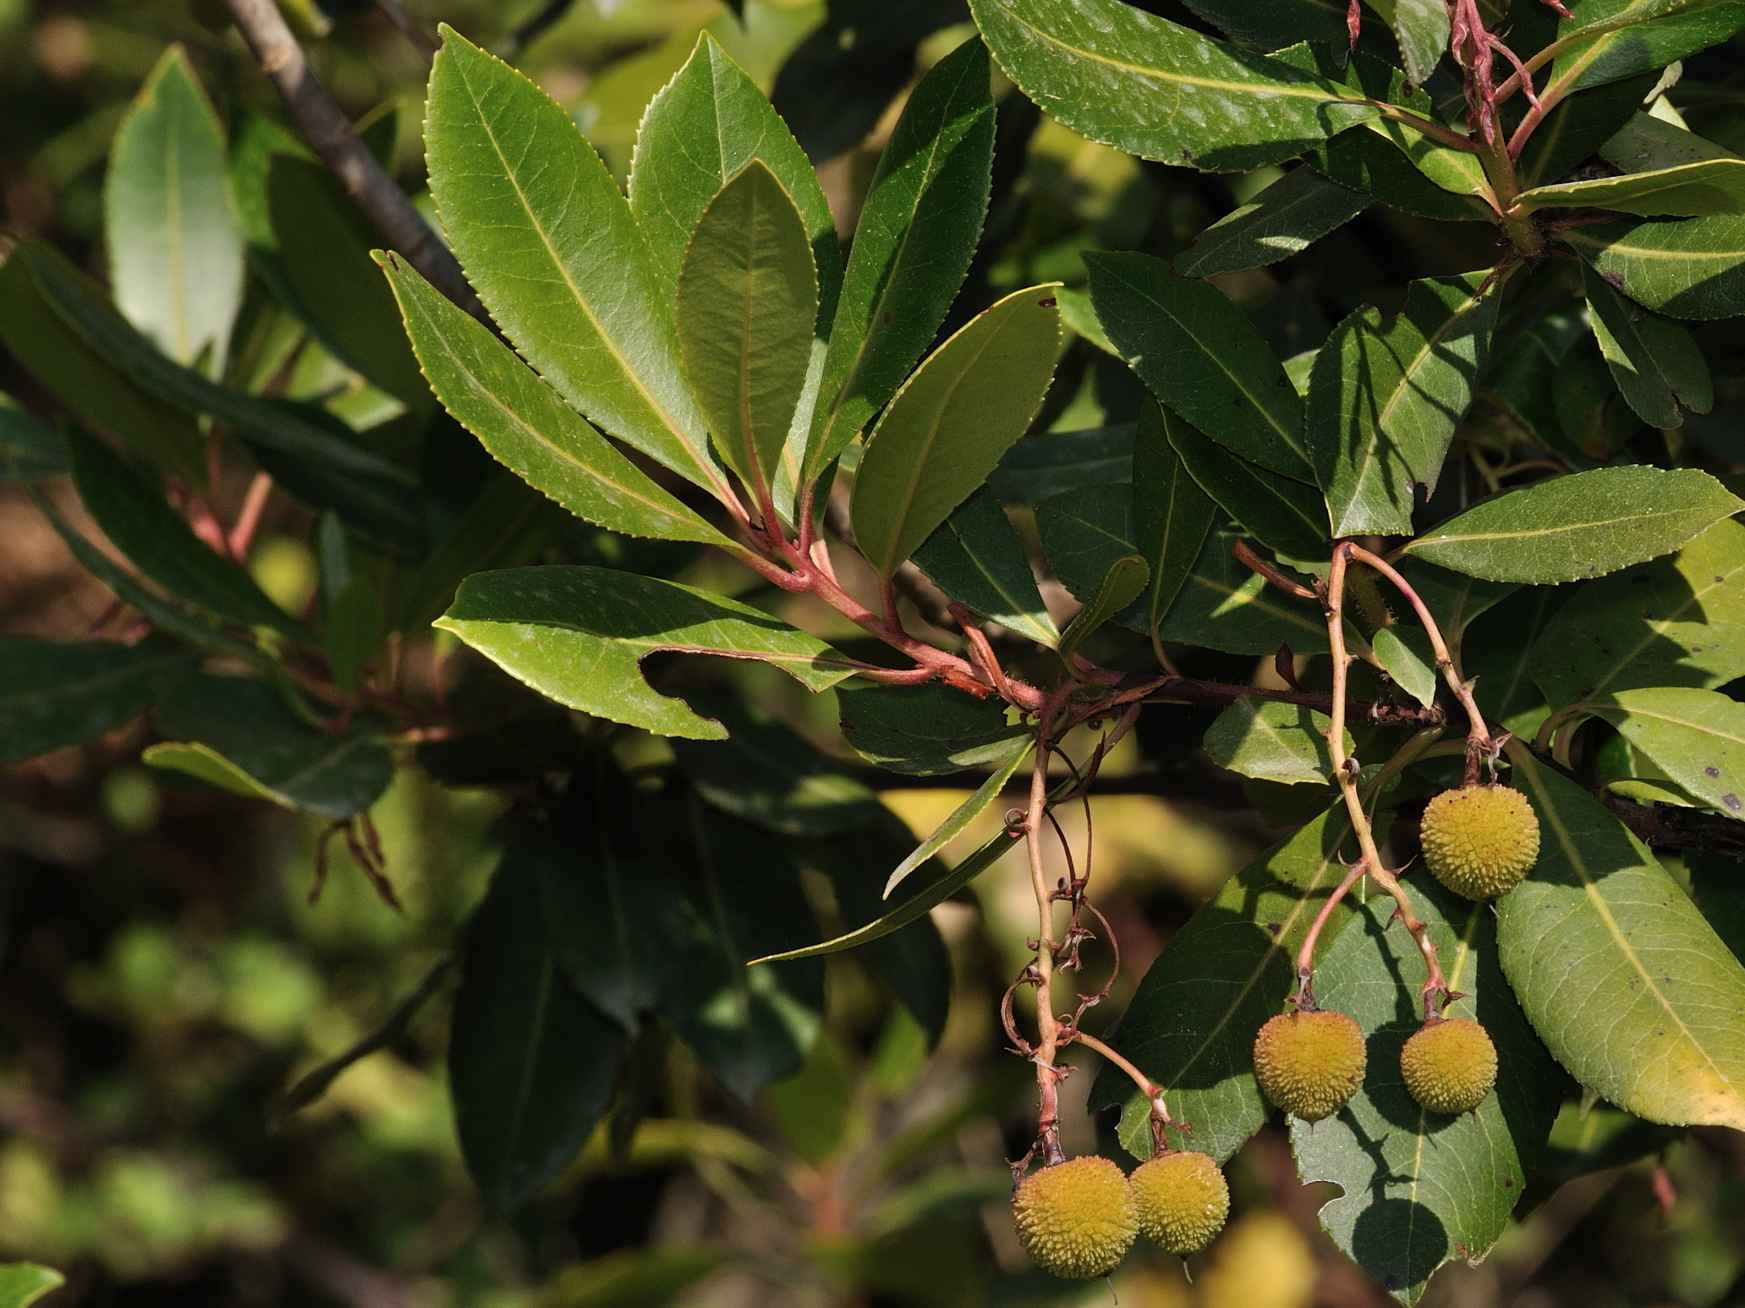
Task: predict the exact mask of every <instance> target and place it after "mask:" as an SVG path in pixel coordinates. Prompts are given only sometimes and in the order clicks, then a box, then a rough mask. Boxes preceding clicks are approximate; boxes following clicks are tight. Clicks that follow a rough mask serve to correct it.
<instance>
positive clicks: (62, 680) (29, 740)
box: [0, 636, 194, 763]
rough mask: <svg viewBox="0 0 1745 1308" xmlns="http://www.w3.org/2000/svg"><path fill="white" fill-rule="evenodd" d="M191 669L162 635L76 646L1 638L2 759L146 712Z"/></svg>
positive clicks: (56, 745)
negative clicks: (141, 641)
mask: <svg viewBox="0 0 1745 1308" xmlns="http://www.w3.org/2000/svg"><path fill="white" fill-rule="evenodd" d="M193 666H194V661H193V659H192V658H191V657H190V656H189V655H188V653H187V651H185V650H182V649H179V648H178V647H176V646H175V645H172V644H171V643H170V642H168V641H165V640H149V641H147V642H146V643H144V644H142V645H133V646H128V645H108V644H99V643H96V642H91V643H86V644H73V643H70V642H62V641H52V640H33V639H30V638H29V637H25V636H0V762H7V763H13V762H17V761H18V760H19V759H26V758H33V757H35V756H36V755H38V754H46V753H48V752H49V751H50V750H54V749H61V748H63V747H64V746H67V745H80V744H83V743H84V742H85V741H87V740H94V739H95V738H96V737H98V736H101V735H102V734H103V733H104V732H106V731H111V730H113V729H114V728H116V727H119V726H121V725H122V724H123V723H125V722H127V721H128V720H130V719H131V718H133V717H135V716H137V715H138V714H140V713H142V712H144V711H145V710H146V709H147V708H149V707H150V706H151V705H152V704H154V703H156V702H157V700H158V699H159V698H160V697H161V696H162V695H163V694H164V692H165V690H166V688H167V687H169V686H171V685H173V684H174V683H175V682H176V681H177V680H179V679H180V678H181V677H182V676H184V675H185V674H186V673H188V672H189V671H190V670H191V669H192V668H193Z"/></svg>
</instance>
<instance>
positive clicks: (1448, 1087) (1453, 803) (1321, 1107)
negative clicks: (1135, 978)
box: [1254, 785, 1539, 1122]
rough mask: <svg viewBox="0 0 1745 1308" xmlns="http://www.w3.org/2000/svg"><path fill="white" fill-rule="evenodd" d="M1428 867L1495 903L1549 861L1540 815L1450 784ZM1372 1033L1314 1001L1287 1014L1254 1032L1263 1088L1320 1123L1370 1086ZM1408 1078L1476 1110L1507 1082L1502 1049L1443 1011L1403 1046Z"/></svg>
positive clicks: (1416, 1088) (1427, 853)
mask: <svg viewBox="0 0 1745 1308" xmlns="http://www.w3.org/2000/svg"><path fill="white" fill-rule="evenodd" d="M1420 843H1421V844H1422V846H1423V849H1424V863H1425V865H1426V866H1427V867H1428V868H1429V869H1430V872H1431V875H1433V876H1434V877H1435V878H1436V879H1437V880H1438V881H1440V882H1441V883H1442V884H1443V885H1445V886H1447V887H1448V889H1450V890H1452V891H1453V892H1454V893H1455V894H1457V895H1461V896H1463V897H1465V898H1467V899H1472V900H1488V899H1495V898H1497V896H1499V895H1503V894H1507V893H1508V892H1509V891H1510V890H1513V889H1514V888H1515V887H1516V886H1517V885H1519V884H1520V883H1521V879H1522V878H1523V877H1525V876H1526V875H1527V872H1528V870H1529V869H1531V868H1532V866H1533V864H1534V863H1535V862H1536V861H1537V860H1538V858H1539V819H1538V817H1537V816H1536V815H1535V814H1534V812H1533V808H1532V805H1530V804H1529V803H1528V802H1527V799H1526V796H1524V795H1523V794H1521V792H1520V791H1518V790H1514V789H1512V788H1510V787H1508V786H1498V785H1491V786H1465V787H1462V788H1460V789H1457V790H1444V791H1443V792H1442V793H1441V794H1439V795H1437V796H1436V798H1434V799H1432V800H1431V801H1430V803H1429V805H1428V806H1427V807H1426V808H1425V810H1424V822H1423V826H1422V827H1421V829H1420ZM1367 1063H1368V1055H1367V1054H1366V1052H1365V1049H1364V1040H1363V1031H1362V1029H1361V1028H1360V1027H1359V1026H1358V1025H1357V1023H1356V1022H1354V1021H1353V1020H1352V1019H1351V1018H1350V1017H1349V1016H1347V1015H1346V1014H1344V1013H1336V1012H1329V1011H1324V1010H1319V1009H1311V1008H1307V1007H1303V1008H1298V1009H1296V1010H1294V1011H1292V1012H1289V1013H1280V1014H1279V1015H1278V1016H1277V1017H1274V1018H1272V1019H1271V1020H1269V1021H1268V1022H1267V1023H1266V1025H1264V1026H1262V1027H1261V1028H1260V1033H1259V1034H1258V1035H1257V1036H1255V1038H1254V1075H1255V1079H1256V1080H1258V1081H1259V1082H1260V1089H1261V1093H1263V1094H1264V1095H1265V1096H1266V1097H1267V1099H1268V1100H1270V1101H1271V1102H1272V1103H1273V1104H1274V1105H1276V1106H1277V1107H1279V1108H1282V1109H1284V1111H1285V1112H1287V1113H1290V1114H1292V1115H1293V1116H1296V1117H1300V1118H1302V1119H1303V1120H1304V1121H1306V1122H1318V1121H1320V1120H1321V1119H1322V1118H1323V1117H1328V1116H1330V1115H1332V1114H1333V1113H1336V1112H1338V1111H1339V1109H1340V1108H1341V1107H1342V1106H1343V1105H1344V1103H1345V1101H1346V1100H1348V1099H1350V1098H1351V1096H1352V1095H1354V1094H1356V1093H1357V1088H1358V1086H1360V1085H1362V1084H1363V1073H1364V1068H1365V1066H1366V1065H1367ZM1400 1077H1401V1079H1402V1080H1403V1081H1404V1082H1405V1085H1406V1089H1407V1090H1408V1091H1409V1092H1410V1093H1411V1096H1412V1098H1413V1099H1415V1100H1417V1101H1418V1103H1419V1104H1421V1105H1423V1107H1425V1108H1426V1109H1428V1110H1429V1111H1430V1112H1432V1113H1467V1112H1471V1111H1472V1110H1473V1109H1475V1108H1477V1107H1478V1106H1479V1105H1480V1104H1481V1103H1483V1102H1484V1098H1485V1096H1486V1095H1488V1094H1489V1093H1490V1092H1491V1088H1492V1087H1493V1086H1495V1085H1496V1083H1497V1049H1496V1046H1495V1045H1494V1044H1492V1043H1491V1038H1490V1035H1489V1033H1488V1032H1486V1031H1485V1029H1484V1027H1483V1026H1481V1025H1480V1024H1479V1023H1477V1022H1474V1021H1472V1020H1471V1019H1470V1018H1464V1017H1456V1018H1445V1017H1434V1018H1431V1019H1430V1020H1428V1021H1426V1022H1425V1023H1424V1025H1423V1026H1422V1027H1420V1028H1419V1029H1418V1030H1417V1031H1416V1032H1415V1033H1414V1034H1413V1035H1412V1037H1411V1039H1409V1040H1407V1041H1406V1044H1405V1048H1403V1049H1402V1050H1401V1051H1400Z"/></svg>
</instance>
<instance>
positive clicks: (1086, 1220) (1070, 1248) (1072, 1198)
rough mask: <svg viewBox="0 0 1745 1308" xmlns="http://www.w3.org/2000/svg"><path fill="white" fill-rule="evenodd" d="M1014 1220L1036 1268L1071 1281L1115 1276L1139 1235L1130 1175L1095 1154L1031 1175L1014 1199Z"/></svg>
mask: <svg viewBox="0 0 1745 1308" xmlns="http://www.w3.org/2000/svg"><path fill="white" fill-rule="evenodd" d="M1012 1218H1013V1221H1014V1222H1015V1223H1016V1224H1017V1227H1018V1239H1019V1241H1020V1242H1022V1244H1023V1245H1024V1251H1025V1252H1026V1253H1028V1254H1029V1255H1030V1257H1031V1259H1032V1260H1033V1261H1034V1262H1035V1263H1036V1265H1037V1266H1038V1267H1040V1268H1042V1270H1043V1271H1045V1272H1051V1273H1053V1274H1054V1275H1055V1276H1062V1277H1066V1278H1068V1279H1071V1280H1086V1279H1089V1278H1091V1277H1095V1276H1107V1275H1108V1274H1109V1273H1110V1272H1112V1271H1114V1270H1115V1268H1116V1267H1117V1266H1118V1265H1119V1264H1120V1262H1121V1260H1122V1259H1123V1258H1125V1257H1126V1256H1127V1251H1128V1250H1129V1249H1131V1248H1132V1247H1133V1238H1134V1236H1135V1235H1136V1234H1137V1233H1138V1231H1139V1216H1138V1211H1137V1209H1136V1208H1135V1206H1134V1203H1133V1188H1132V1186H1130V1185H1129V1184H1128V1183H1127V1174H1126V1173H1125V1172H1123V1171H1122V1170H1121V1169H1120V1168H1119V1167H1118V1166H1116V1165H1115V1164H1114V1163H1113V1162H1111V1161H1110V1160H1109V1159H1107V1158H1102V1157H1099V1156H1097V1155H1095V1154H1086V1155H1085V1156H1083V1157H1081V1158H1074V1159H1072V1160H1071V1161H1069V1162H1064V1163H1056V1164H1055V1165H1054V1166H1053V1167H1044V1168H1043V1169H1042V1170H1041V1171H1039V1172H1032V1173H1031V1174H1030V1175H1029V1176H1028V1177H1026V1178H1025V1180H1024V1183H1023V1184H1022V1185H1020V1186H1019V1187H1018V1192H1017V1194H1015V1195H1013V1196H1012Z"/></svg>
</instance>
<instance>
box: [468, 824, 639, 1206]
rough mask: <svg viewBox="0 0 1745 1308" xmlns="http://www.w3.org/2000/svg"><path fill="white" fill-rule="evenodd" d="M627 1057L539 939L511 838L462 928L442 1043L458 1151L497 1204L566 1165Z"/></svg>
mask: <svg viewBox="0 0 1745 1308" xmlns="http://www.w3.org/2000/svg"><path fill="white" fill-rule="evenodd" d="M623 1056H624V1042H623V1037H622V1036H620V1035H619V1034H618V1032H617V1031H616V1030H615V1029H614V1028H613V1027H612V1026H611V1024H610V1023H608V1022H607V1021H606V1019H605V1018H604V1017H602V1016H600V1014H599V1013H598V1012H596V1011H595V1010H594V1009H593V1008H592V1007H591V1006H590V1005H589V1004H588V1003H586V1002H585V1001H584V1000H583V999H582V997H581V996H580V995H579V994H577V993H576V991H575V989H574V987H572V986H571V985H570V983H569V980H568V978H567V977H566V976H565V975H564V972H563V969H562V968H561V967H559V966H558V962H557V958H556V957H555V955H554V954H553V952H552V950H551V949H550V947H549V946H548V945H547V944H546V908H545V901H544V900H543V899H542V897H541V895H540V890H539V876H538V868H537V866H536V865H535V864H533V863H531V862H530V861H529V857H528V856H527V855H526V854H525V853H524V852H523V851H521V850H519V849H517V848H513V847H512V848H510V849H509V850H507V851H505V853H504V855H503V860H502V862H501V863H500V864H498V867H497V874H496V876H495V877H494V878H493V879H492V882H491V890H490V893H489V894H488V895H487V896H486V898H485V902H484V904H483V905H481V906H480V908H479V911H478V914H477V915H476V916H475V917H474V918H473V921H472V925H471V928H470V929H469V931H468V933H467V951H466V958H465V961H464V963H463V964H462V967H461V983H460V990H459V993H458V994H457V995H456V996H455V1003H454V1020H453V1033H452V1035H451V1036H450V1038H449V1045H448V1078H449V1091H450V1093H451V1094H452V1095H453V1097H454V1115H455V1127H456V1129H457V1131H458V1133H459V1135H460V1144H461V1154H462V1156H463V1157H464V1158H465V1159H466V1163H467V1170H468V1171H469V1172H471V1173H472V1176H473V1180H474V1181H475V1182H476V1183H477V1185H478V1187H479V1189H480V1190H481V1191H482V1192H483V1193H484V1196H485V1199H486V1201H487V1202H488V1203H489V1204H490V1206H491V1207H492V1208H493V1209H494V1210H496V1211H498V1212H507V1211H510V1210H512V1209H514V1208H517V1207H519V1206H520V1205H521V1204H522V1203H523V1202H525V1201H526V1200H527V1199H528V1198H530V1197H531V1196H532V1194H533V1192H534V1191H536V1190H538V1189H539V1188H540V1187H541V1186H543V1185H545V1184H546V1183H547V1182H548V1181H550V1180H552V1179H553V1178H554V1177H556V1176H557V1174H558V1173H559V1172H561V1171H562V1170H563V1169H564V1168H565V1167H566V1166H568V1165H569V1163H570V1161H571V1160H572V1159H573V1158H574V1157H575V1156H576V1154H577V1152H578V1151H579V1150H580V1149H581V1147H582V1145H583V1144H584V1143H585V1142H586V1140H587V1138H588V1136H589V1134H590V1133H592V1131H593V1129H594V1125H595V1123H596V1122H598V1121H599V1119H600V1115H601V1114H602V1113H603V1112H604V1111H605V1109H606V1105H607V1104H608V1103H609V1102H610V1101H611V1097H612V1089H613V1083H614V1081H615V1080H616V1079H617V1075H618V1066H619V1063H620V1061H621V1060H622V1059H623Z"/></svg>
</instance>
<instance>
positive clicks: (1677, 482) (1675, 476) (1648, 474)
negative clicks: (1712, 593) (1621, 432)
mask: <svg viewBox="0 0 1745 1308" xmlns="http://www.w3.org/2000/svg"><path fill="white" fill-rule="evenodd" d="M1741 508H1745V503H1742V502H1741V501H1740V500H1739V499H1738V498H1737V497H1735V496H1734V495H1733V494H1732V493H1731V492H1729V491H1728V490H1727V489H1726V488H1725V487H1724V486H1722V485H1721V483H1720V482H1718V481H1716V480H1715V479H1714V478H1713V477H1711V476H1709V475H1708V473H1706V472H1699V471H1697V470H1696V469H1694V468H1682V469H1677V470H1674V471H1667V470H1665V469H1661V468H1648V467H1614V468H1596V469H1594V470H1593V471H1592V472H1579V473H1575V474H1573V475H1571V476H1567V477H1554V478H1552V479H1551V480H1549V481H1542V482H1538V483H1536V484H1535V485H1532V486H1528V487H1526V488H1524V489H1522V490H1516V491H1509V492H1508V493H1506V494H1503V495H1499V496H1497V497H1496V498H1494V499H1490V500H1486V501H1484V502H1483V503H1482V504H1479V505H1477V506H1476V507H1474V508H1471V509H1468V510H1467V511H1466V512H1465V513H1462V514H1460V515H1459V516H1458V517H1456V518H1453V519H1451V520H1449V521H1448V522H1445V523H1443V524H1442V525H1441V526H1440V527H1438V528H1436V529H1435V530H1434V531H1431V532H1427V533H1426V534H1424V535H1423V536H1420V537H1418V539H1417V540H1414V541H1412V542H1410V543H1409V544H1407V545H1406V546H1405V547H1404V549H1403V551H1402V552H1403V553H1407V554H1413V555H1416V556H1417V557H1418V558H1421V559H1425V560H1427V561H1429V562H1431V563H1436V564H1440V565H1441V566H1442V567H1445V568H1452V569H1454V570H1455V571H1457V572H1466V573H1470V574H1472V575H1473V576H1475V577H1484V578H1486V579H1487V580H1490V581H1520V582H1527V583H1539V584H1548V583H1553V582H1560V581H1576V580H1579V579H1583V578H1588V577H1598V576H1603V575H1604V574H1606V573H1608V572H1616V571H1617V570H1618V569H1619V568H1627V567H1629V566H1630V565H1631V564H1632V563H1642V562H1644V561H1646V560H1648V559H1652V558H1655V557H1657V556H1659V555H1661V554H1670V553H1671V552H1672V551H1673V550H1675V549H1677V548H1678V547H1679V546H1680V545H1682V544H1684V543H1685V542H1686V541H1687V540H1690V539H1691V538H1692V537H1693V536H1697V535H1699V534H1701V533H1702V532H1703V531H1704V530H1706V529H1707V528H1709V527H1711V526H1713V525H1714V524H1715V523H1717V522H1719V521H1720V520H1721V519H1723V518H1727V517H1731V516H1732V515H1733V514H1734V513H1736V512H1738V511H1739V510H1740V509H1741Z"/></svg>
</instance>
